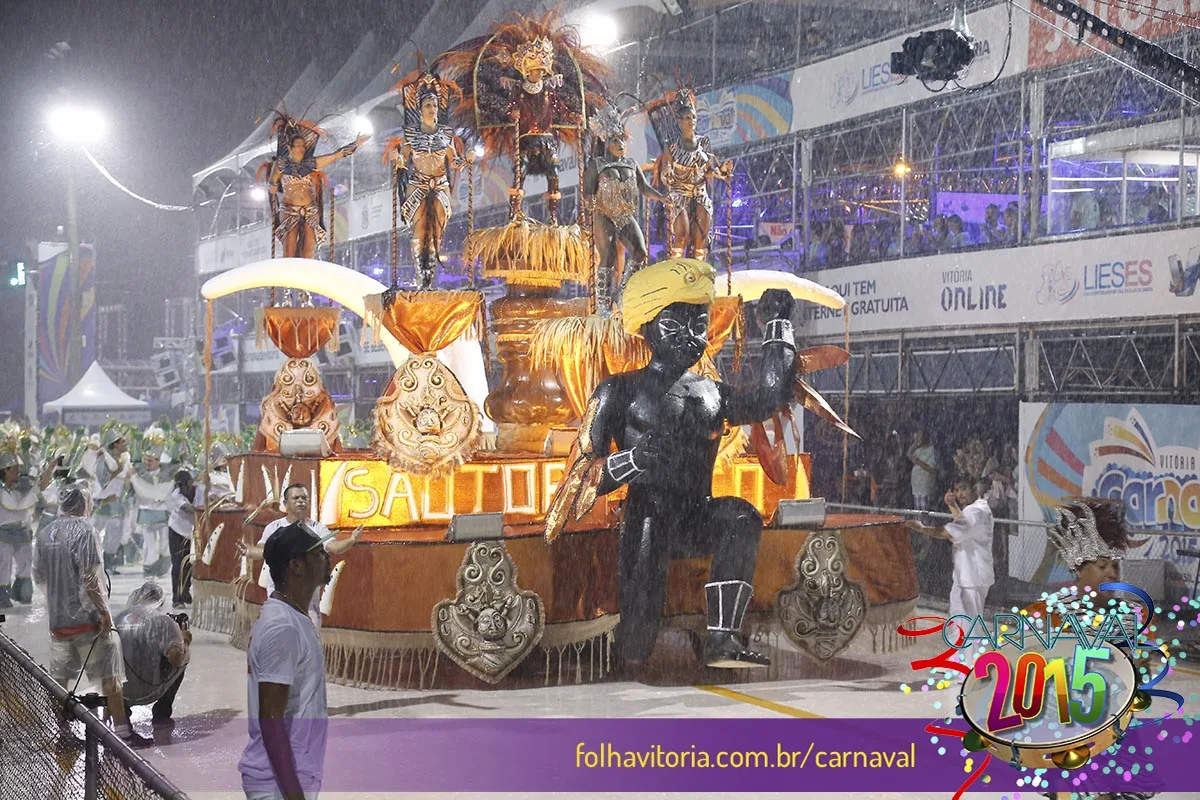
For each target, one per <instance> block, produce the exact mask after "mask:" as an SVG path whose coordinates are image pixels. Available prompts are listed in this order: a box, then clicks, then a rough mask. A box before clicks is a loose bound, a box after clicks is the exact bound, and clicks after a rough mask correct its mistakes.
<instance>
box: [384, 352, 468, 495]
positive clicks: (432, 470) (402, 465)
mask: <svg viewBox="0 0 1200 800" xmlns="http://www.w3.org/2000/svg"><path fill="white" fill-rule="evenodd" d="M479 434H480V422H479V413H478V410H477V408H476V406H475V404H474V403H472V402H471V400H470V398H468V397H467V393H466V391H465V390H464V389H463V387H462V384H460V383H459V382H458V378H456V377H455V376H454V373H453V372H451V371H450V369H449V368H448V367H447V366H446V365H445V364H443V363H442V362H441V361H439V360H438V359H437V356H435V355H433V354H432V353H428V354H426V355H421V356H412V357H411V358H409V359H408V360H407V361H405V362H404V364H402V365H401V367H400V369H398V370H396V374H395V375H393V376H392V380H391V382H390V383H388V386H387V389H386V390H385V391H384V393H383V395H382V396H380V398H379V400H377V401H376V402H375V436H374V438H373V440H372V445H373V446H374V448H375V453H376V454H377V455H379V457H380V458H386V459H387V461H388V463H389V464H391V465H392V466H393V467H395V468H396V469H399V470H403V471H404V472H411V473H414V474H416V475H439V474H442V473H445V472H448V471H450V470H452V469H454V468H455V467H456V466H458V465H459V464H462V463H463V462H465V461H466V460H467V459H468V458H470V457H471V455H472V454H473V453H474V452H475V450H476V448H477V447H478V444H479Z"/></svg>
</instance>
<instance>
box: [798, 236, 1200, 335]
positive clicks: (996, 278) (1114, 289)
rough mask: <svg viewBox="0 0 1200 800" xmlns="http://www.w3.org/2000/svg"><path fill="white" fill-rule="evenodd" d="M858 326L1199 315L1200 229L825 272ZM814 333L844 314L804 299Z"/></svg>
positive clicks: (831, 327) (840, 326) (830, 328)
mask: <svg viewBox="0 0 1200 800" xmlns="http://www.w3.org/2000/svg"><path fill="white" fill-rule="evenodd" d="M813 277H814V279H815V280H816V281H817V282H818V283H820V284H822V285H824V286H829V287H830V288H833V289H836V290H837V291H838V292H840V293H841V294H842V296H843V297H845V298H846V300H847V301H848V303H849V306H850V330H851V331H853V332H875V331H893V330H894V331H901V330H913V329H919V328H944V327H966V326H978V325H1005V324H1010V325H1015V324H1017V323H1024V322H1060V321H1070V320H1097V319H1115V318H1129V317H1158V316H1174V315H1178V314H1193V313H1197V312H1200V293H1197V291H1196V288H1197V283H1198V279H1200V230H1197V229H1191V230H1176V231H1158V232H1155V233H1145V234H1138V235H1133V236H1121V237H1119V238H1100V239H1087V240H1081V241H1070V242H1054V243H1050V244H1044V245H1037V246H1034V247H1023V248H1018V249H1013V248H1009V249H1001V250H982V251H971V252H951V253H944V254H939V255H931V256H924V257H919V258H910V259H905V260H903V261H892V262H885V263H882V264H862V265H859V266H853V267H842V268H839V269H833V270H823V271H821V272H818V273H816V274H815V276H813ZM801 313H802V319H803V320H804V324H805V332H806V334H807V335H809V336H840V335H841V334H842V332H843V331H844V330H845V327H844V326H845V323H844V322H843V320H842V312H841V311H838V310H834V309H828V308H823V307H819V306H814V305H809V304H806V305H805V307H804V308H803V309H802V312H801Z"/></svg>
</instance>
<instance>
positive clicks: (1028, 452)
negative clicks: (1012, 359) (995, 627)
mask: <svg viewBox="0 0 1200 800" xmlns="http://www.w3.org/2000/svg"><path fill="white" fill-rule="evenodd" d="M1198 418H1200V417H1198V415H1197V411H1196V407H1195V406H1186V405H1153V404H1141V403H1139V404H1124V403H1051V404H1046V403H1022V404H1021V410H1020V429H1021V438H1022V441H1023V442H1024V444H1025V451H1024V458H1023V464H1022V495H1021V518H1022V519H1030V520H1032V519H1043V520H1046V521H1053V520H1054V519H1056V518H1057V515H1056V513H1055V509H1056V508H1057V507H1058V505H1059V501H1060V499H1061V498H1063V497H1072V496H1084V497H1111V498H1116V499H1119V500H1121V501H1122V502H1124V504H1125V514H1126V522H1127V525H1128V527H1129V531H1130V548H1129V553H1128V556H1127V557H1128V558H1136V559H1165V560H1168V561H1173V562H1176V563H1177V564H1178V566H1179V567H1180V569H1181V570H1182V571H1183V572H1185V573H1186V574H1191V573H1192V571H1193V570H1194V569H1195V560H1194V559H1190V558H1183V557H1181V556H1178V555H1177V554H1176V552H1175V551H1176V550H1179V549H1198V548H1200V426H1197V424H1196V422H1197V419H1198ZM1053 550H1054V548H1053V547H1052V546H1050V544H1049V542H1048V541H1047V539H1046V534H1045V531H1044V530H1043V529H1040V528H1025V529H1023V530H1022V531H1021V533H1020V535H1019V537H1018V540H1017V542H1016V543H1014V544H1013V545H1012V546H1011V547H1010V572H1011V574H1012V575H1013V576H1014V577H1017V578H1021V579H1022V580H1029V581H1034V582H1050V583H1060V582H1065V581H1067V580H1069V579H1070V573H1069V572H1067V570H1066V566H1065V565H1064V564H1063V563H1062V562H1061V561H1060V560H1059V559H1058V558H1057V557H1056V556H1055V555H1054V552H1053Z"/></svg>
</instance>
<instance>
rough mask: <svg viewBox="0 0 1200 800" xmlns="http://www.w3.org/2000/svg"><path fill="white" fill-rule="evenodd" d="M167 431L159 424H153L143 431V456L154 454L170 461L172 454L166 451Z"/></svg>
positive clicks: (155, 456)
mask: <svg viewBox="0 0 1200 800" xmlns="http://www.w3.org/2000/svg"><path fill="white" fill-rule="evenodd" d="M166 446H167V432H166V431H164V430H163V429H162V428H160V427H159V426H158V425H151V426H150V427H149V428H146V430H145V432H144V433H142V456H143V457H144V456H152V457H153V458H156V459H158V460H159V461H160V462H162V461H170V454H169V453H167V452H165V451H166Z"/></svg>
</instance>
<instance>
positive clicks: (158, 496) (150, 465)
mask: <svg viewBox="0 0 1200 800" xmlns="http://www.w3.org/2000/svg"><path fill="white" fill-rule="evenodd" d="M142 440H143V442H144V443H145V444H144V450H143V451H142V463H141V464H140V465H138V467H137V469H136V471H135V472H134V474H133V477H132V478H130V481H129V483H130V486H132V488H133V495H134V498H135V500H136V503H135V506H136V511H135V517H134V526H135V529H136V531H137V532H138V533H139V534H141V539H142V574H143V575H146V576H156V577H157V576H161V575H166V574H167V572H169V571H170V569H171V553H170V546H169V541H168V538H167V537H168V536H169V535H170V534H169V533H168V532H167V518H168V516H169V511H168V509H167V498H168V497H170V496H171V490H172V489H173V488H174V485H175V484H174V480H173V478H174V475H173V474H172V472H171V470H170V467H168V466H167V462H169V461H170V457H169V456H168V455H167V454H166V453H164V452H163V442H164V441H165V436H164V435H163V433H162V431H161V430H160V429H159V428H156V427H151V428H149V429H148V430H147V431H146V433H145V435H144V436H143V437H142Z"/></svg>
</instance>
